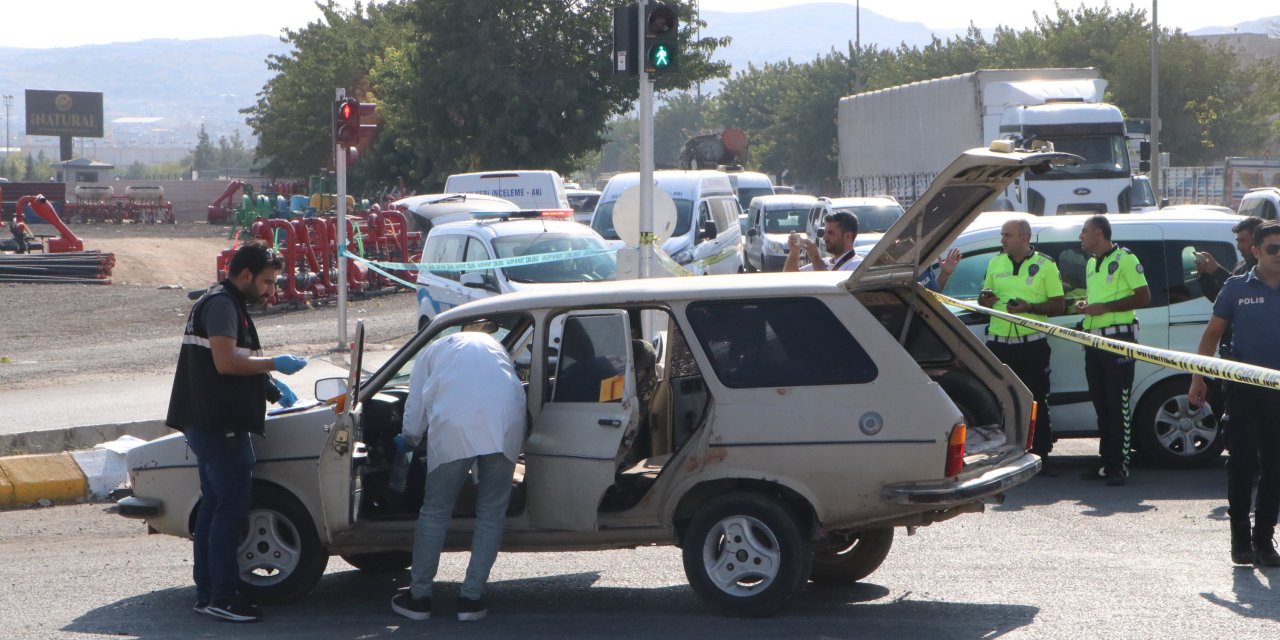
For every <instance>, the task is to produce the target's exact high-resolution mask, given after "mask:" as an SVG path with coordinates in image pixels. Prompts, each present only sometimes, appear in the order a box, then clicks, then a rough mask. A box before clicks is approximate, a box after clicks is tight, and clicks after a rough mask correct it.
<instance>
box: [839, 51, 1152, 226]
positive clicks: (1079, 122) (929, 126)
mask: <svg viewBox="0 0 1280 640" xmlns="http://www.w3.org/2000/svg"><path fill="white" fill-rule="evenodd" d="M1106 87H1107V81H1106V80H1103V79H1101V78H1099V77H1098V70H1097V69H1094V68H1080V69H982V70H979V71H974V72H971V73H964V74H960V75H955V76H948V77H945V78H936V79H933V80H925V81H922V82H913V83H911V84H905V85H900V86H896V87H889V88H887V89H880V90H877V91H869V92H865V93H859V94H856V95H852V96H847V97H844V98H841V99H840V106H839V113H838V121H837V127H838V135H839V144H840V147H839V151H840V165H839V167H840V173H839V176H840V183H841V190H842V192H843V193H844V195H846V196H872V195H884V194H887V195H891V196H893V197H895V198H897V199H898V201H900V202H902V203H903V205H904V206H910V204H911V202H913V201H914V200H915V199H916V197H917V196H919V195H920V194H922V193H924V191H925V189H927V188H928V187H929V183H930V182H932V180H933V178H934V177H935V176H936V175H937V174H938V172H939V171H941V170H942V169H943V167H945V166H946V165H947V163H948V162H950V161H951V159H953V158H955V157H956V156H957V155H958V154H959V153H961V152H963V151H964V150H965V149H970V148H973V147H986V146H988V145H990V144H991V142H992V141H993V140H997V139H1002V138H1012V139H1014V140H1015V141H1016V146H1018V147H1020V148H1032V147H1033V145H1037V144H1040V143H1043V142H1049V143H1052V145H1053V147H1054V149H1055V150H1057V151H1064V152H1067V153H1071V154H1075V155H1077V156H1080V157H1081V158H1083V161H1082V162H1080V163H1079V164H1077V165H1074V166H1064V167H1058V168H1055V169H1054V170H1053V171H1050V172H1047V173H1041V174H1035V175H1033V174H1024V177H1022V178H1019V179H1018V180H1016V181H1015V182H1014V183H1013V184H1011V185H1010V187H1009V188H1008V190H1007V191H1006V192H1005V197H1004V198H1002V199H1001V200H1000V201H999V206H1001V207H1002V208H1006V209H1009V210H1014V211H1026V212H1030V213H1035V214H1040V215H1053V214H1056V213H1064V214H1065V213H1107V212H1112V213H1114V212H1126V213H1127V212H1128V211H1129V210H1130V207H1131V202H1130V191H1131V169H1130V165H1129V153H1128V148H1127V146H1126V142H1125V125H1124V114H1122V113H1121V112H1120V110H1119V109H1118V108H1116V107H1115V106H1114V105H1111V104H1106V103H1104V102H1103V101H1102V100H1103V94H1104V92H1105V91H1106Z"/></svg>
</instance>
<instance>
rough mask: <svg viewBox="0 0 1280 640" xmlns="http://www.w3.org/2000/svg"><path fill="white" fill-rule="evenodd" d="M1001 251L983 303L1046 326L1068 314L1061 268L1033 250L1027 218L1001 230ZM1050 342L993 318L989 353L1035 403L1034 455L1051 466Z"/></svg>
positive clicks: (990, 267)
mask: <svg viewBox="0 0 1280 640" xmlns="http://www.w3.org/2000/svg"><path fill="white" fill-rule="evenodd" d="M1000 246H1001V248H1002V251H1001V252H1000V254H999V255H997V256H995V257H994V258H992V259H991V262H989V263H987V275H986V277H985V278H984V279H983V281H982V286H983V287H984V289H983V290H982V292H981V293H979V294H978V304H980V305H982V306H984V307H990V308H993V309H996V310H998V311H1007V312H1009V313H1013V314H1017V315H1020V316H1023V317H1025V318H1028V319H1031V320H1039V321H1041V322H1046V321H1048V319H1049V318H1048V317H1049V316H1052V315H1058V314H1060V313H1062V310H1063V308H1064V307H1065V306H1066V303H1065V298H1064V296H1063V293H1062V278H1060V277H1059V275H1058V265H1057V263H1055V262H1054V261H1053V259H1052V258H1050V257H1049V256H1046V255H1044V254H1043V253H1040V252H1039V251H1036V250H1035V249H1033V248H1032V247H1031V224H1030V223H1028V222H1027V221H1026V220H1024V219H1018V220H1010V221H1008V222H1006V223H1004V225H1003V226H1001V227H1000ZM1045 338H1046V336H1045V334H1043V333H1040V332H1039V331H1036V330H1034V329H1028V328H1026V327H1023V326H1021V325H1018V324H1014V323H1012V322H1010V321H1008V320H1004V319H1002V318H994V317H993V318H991V321H990V323H989V324H988V325H987V348H988V349H990V350H991V353H993V354H995V356H996V357H997V358H999V359H1000V361H1001V362H1003V363H1005V364H1006V365H1009V368H1010V369H1013V372H1014V373H1015V374H1017V376H1018V378H1019V379H1021V380H1022V383H1023V384H1025V385H1027V389H1029V390H1031V395H1032V396H1033V397H1034V398H1035V401H1036V405H1037V407H1036V431H1035V436H1034V441H1033V442H1032V443H1031V452H1032V453H1034V454H1036V455H1038V456H1040V458H1041V459H1042V460H1044V461H1045V463H1046V465H1047V463H1048V460H1049V452H1050V451H1052V450H1053V427H1052V425H1051V424H1050V422H1049V400H1048V398H1049V356H1050V355H1051V350H1050V349H1049V341H1048V340H1046V339H1045ZM1045 469H1046V471H1047V470H1048V467H1047V466H1046V467H1045Z"/></svg>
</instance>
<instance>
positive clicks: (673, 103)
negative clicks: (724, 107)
mask: <svg viewBox="0 0 1280 640" xmlns="http://www.w3.org/2000/svg"><path fill="white" fill-rule="evenodd" d="M710 102H711V100H710V98H707V97H701V98H700V97H698V96H696V95H694V94H691V93H689V92H687V91H680V92H675V93H673V94H672V95H668V96H666V97H665V99H664V101H663V103H662V105H661V106H660V107H658V109H657V111H655V112H654V114H653V158H654V164H656V165H658V166H659V167H662V166H670V167H674V166H676V164H677V161H678V160H679V159H680V150H681V149H683V148H684V143H685V142H686V141H687V140H688V139H689V138H692V137H693V136H696V135H698V134H700V133H703V132H704V131H705V130H706V129H707V110H708V104H709V103H710Z"/></svg>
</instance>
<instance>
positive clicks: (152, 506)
mask: <svg viewBox="0 0 1280 640" xmlns="http://www.w3.org/2000/svg"><path fill="white" fill-rule="evenodd" d="M116 507H117V512H118V513H119V514H120V515H122V516H124V517H126V518H133V519H144V518H154V517H156V516H158V515H160V514H161V513H163V512H164V504H163V503H162V502H160V501H159V500H157V499H155V498H139V497H137V496H129V497H127V498H121V499H120V500H119V501H118V502H116Z"/></svg>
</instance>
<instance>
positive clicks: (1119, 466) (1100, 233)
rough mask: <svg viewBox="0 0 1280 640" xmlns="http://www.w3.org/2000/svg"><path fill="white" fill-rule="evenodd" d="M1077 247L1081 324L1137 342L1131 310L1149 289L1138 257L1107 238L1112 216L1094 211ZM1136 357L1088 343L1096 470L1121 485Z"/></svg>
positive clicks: (1126, 473) (1126, 466)
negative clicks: (1081, 255)
mask: <svg viewBox="0 0 1280 640" xmlns="http://www.w3.org/2000/svg"><path fill="white" fill-rule="evenodd" d="M1080 248H1081V249H1083V250H1084V252H1085V253H1087V254H1090V255H1091V256H1092V257H1090V258H1089V262H1088V263H1086V264H1085V268H1084V272H1085V286H1086V288H1087V290H1088V293H1087V294H1086V298H1085V299H1084V300H1080V301H1079V302H1077V303H1076V311H1078V312H1079V313H1083V314H1084V320H1082V321H1081V327H1082V328H1083V329H1084V330H1085V331H1088V332H1089V333H1092V334H1094V335H1100V336H1103V337H1105V338H1111V339H1113V340H1121V341H1124V342H1133V343H1136V342H1138V317H1137V314H1136V313H1135V310H1137V309H1141V308H1142V307H1145V306H1147V304H1148V303H1150V302H1151V290H1150V289H1149V288H1148V287H1147V277H1146V275H1144V274H1143V272H1142V263H1140V262H1138V258H1137V257H1136V256H1134V255H1133V254H1132V253H1130V252H1129V250H1128V249H1125V248H1124V247H1121V246H1119V245H1117V244H1115V243H1113V242H1112V241H1111V221H1110V220H1108V219H1107V217H1106V216H1103V215H1096V216H1093V217H1091V218H1089V219H1088V220H1086V221H1085V223H1084V228H1083V229H1081V230H1080ZM1133 365H1134V360H1133V358H1131V357H1129V356H1124V355H1120V354H1117V353H1112V352H1110V351H1103V350H1101V349H1093V348H1086V349H1085V353H1084V372H1085V378H1086V379H1087V380H1088V382H1089V397H1090V398H1091V399H1092V400H1093V408H1094V410H1095V411H1097V413H1098V453H1099V455H1100V456H1101V457H1102V469H1101V470H1100V471H1099V474H1100V475H1102V476H1105V477H1106V479H1107V484H1109V485H1112V486H1118V485H1123V484H1125V482H1127V478H1128V476H1129V441H1130V435H1129V390H1130V387H1132V386H1133Z"/></svg>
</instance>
